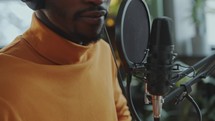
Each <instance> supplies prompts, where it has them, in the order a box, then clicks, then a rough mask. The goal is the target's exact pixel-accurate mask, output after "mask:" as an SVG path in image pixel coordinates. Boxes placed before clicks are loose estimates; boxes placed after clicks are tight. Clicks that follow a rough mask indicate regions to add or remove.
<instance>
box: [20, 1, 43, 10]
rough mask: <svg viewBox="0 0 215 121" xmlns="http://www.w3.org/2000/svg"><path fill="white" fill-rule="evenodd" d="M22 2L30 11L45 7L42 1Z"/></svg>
mask: <svg viewBox="0 0 215 121" xmlns="http://www.w3.org/2000/svg"><path fill="white" fill-rule="evenodd" d="M21 1H22V2H25V3H26V4H27V5H28V7H29V8H31V9H32V10H39V9H42V8H44V7H45V1H44V0H21Z"/></svg>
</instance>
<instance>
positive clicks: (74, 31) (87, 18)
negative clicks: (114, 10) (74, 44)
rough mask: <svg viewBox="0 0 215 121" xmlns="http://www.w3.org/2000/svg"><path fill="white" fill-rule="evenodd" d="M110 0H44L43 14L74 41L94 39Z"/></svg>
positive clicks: (102, 23)
mask: <svg viewBox="0 0 215 121" xmlns="http://www.w3.org/2000/svg"><path fill="white" fill-rule="evenodd" d="M110 1H111V0H46V9H45V10H44V13H45V15H46V16H47V17H48V19H49V21H50V22H51V23H52V24H54V25H55V26H56V27H58V28H60V29H61V30H63V31H64V32H65V33H67V34H69V35H70V36H71V37H72V39H74V40H76V41H86V42H88V43H89V42H93V41H96V40H97V39H98V38H99V36H100V34H101V31H102V28H103V25H104V23H105V22H104V21H105V16H106V15H107V10H108V8H109V5H110Z"/></svg>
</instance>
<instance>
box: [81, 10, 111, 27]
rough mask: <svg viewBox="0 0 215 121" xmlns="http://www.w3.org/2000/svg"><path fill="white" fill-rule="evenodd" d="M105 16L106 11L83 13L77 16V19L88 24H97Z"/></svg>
mask: <svg viewBox="0 0 215 121" xmlns="http://www.w3.org/2000/svg"><path fill="white" fill-rule="evenodd" d="M106 14H107V11H106V10H92V11H85V12H83V13H81V14H80V15H79V19H81V20H84V21H86V22H87V23H90V24H99V23H101V21H102V20H104V18H105V16H106Z"/></svg>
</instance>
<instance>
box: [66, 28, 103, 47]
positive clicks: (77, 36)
mask: <svg viewBox="0 0 215 121" xmlns="http://www.w3.org/2000/svg"><path fill="white" fill-rule="evenodd" d="M70 35H71V37H70V38H69V41H72V42H74V41H76V42H75V43H77V44H81V45H89V44H91V43H96V42H97V41H99V40H100V39H101V38H102V35H103V31H101V32H100V33H98V34H97V35H96V36H91V37H89V36H86V35H83V34H81V33H71V34H70Z"/></svg>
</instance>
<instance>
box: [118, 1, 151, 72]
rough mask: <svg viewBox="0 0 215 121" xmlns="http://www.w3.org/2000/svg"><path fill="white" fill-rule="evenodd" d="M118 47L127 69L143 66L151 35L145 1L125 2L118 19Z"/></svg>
mask: <svg viewBox="0 0 215 121" xmlns="http://www.w3.org/2000/svg"><path fill="white" fill-rule="evenodd" d="M115 32H116V33H115V34H116V43H114V44H116V47H117V51H118V54H119V57H120V59H121V61H122V64H123V66H125V68H133V67H134V65H136V64H141V65H142V64H143V60H144V59H145V56H146V54H147V48H148V40H149V35H150V19H149V12H148V8H147V5H146V3H145V2H144V1H143V0H123V1H122V3H121V5H120V8H119V11H118V15H117V18H116V28H115Z"/></svg>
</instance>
